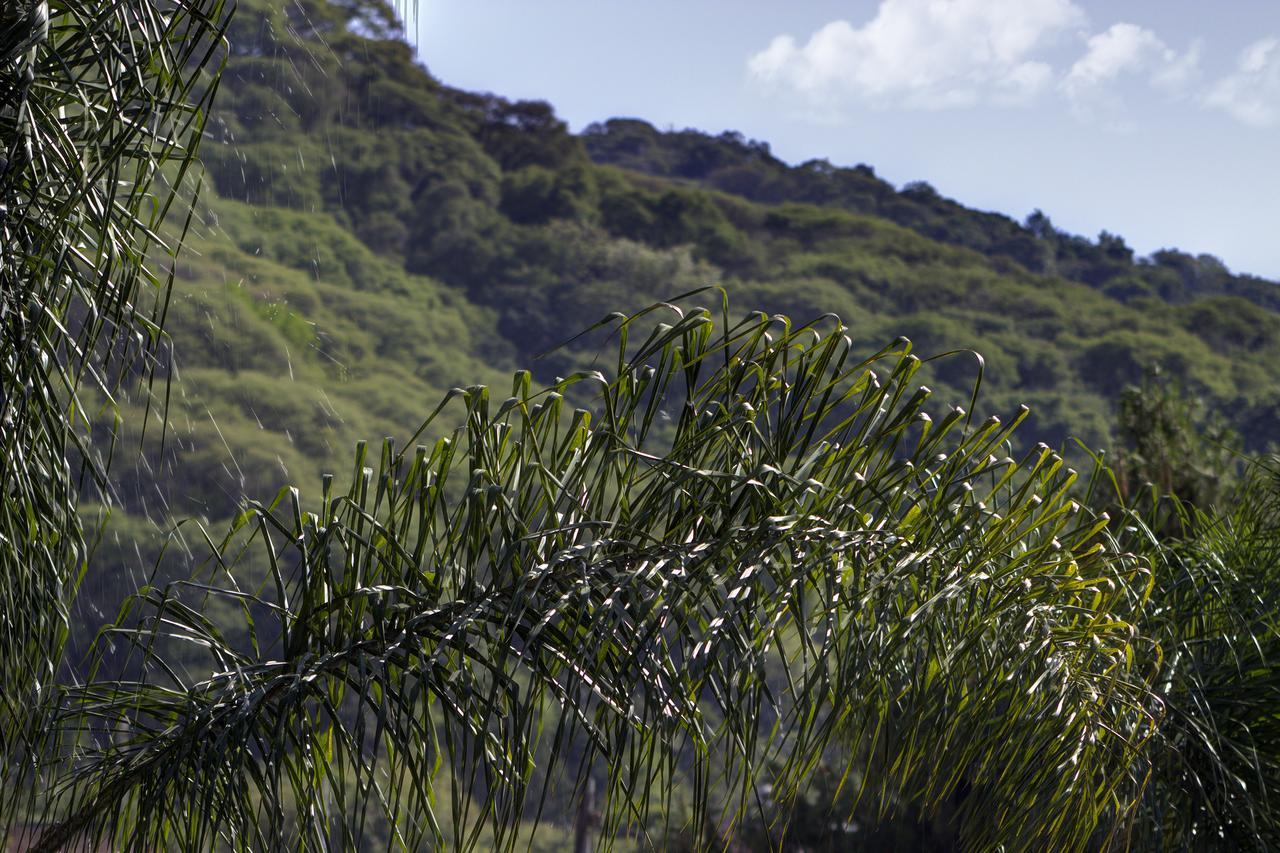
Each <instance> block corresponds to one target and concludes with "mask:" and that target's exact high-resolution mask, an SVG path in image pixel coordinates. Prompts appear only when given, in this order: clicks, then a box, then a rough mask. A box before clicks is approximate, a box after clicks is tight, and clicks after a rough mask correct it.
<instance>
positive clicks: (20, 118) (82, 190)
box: [0, 0, 226, 826]
mask: <svg viewBox="0 0 1280 853" xmlns="http://www.w3.org/2000/svg"><path fill="white" fill-rule="evenodd" d="M225 17H226V10H225V8H224V6H223V4H222V0H120V2H104V3H85V2H81V0H54V2H46V0H6V2H5V3H4V5H3V7H2V9H0V492H2V493H3V497H4V499H3V503H2V504H0V541H2V542H3V546H2V547H0V577H2V579H3V580H2V581H0V606H3V612H4V615H5V618H4V619H3V620H2V623H0V624H2V626H3V627H0V766H3V768H4V771H5V782H6V784H5V785H4V789H5V794H4V796H3V797H0V822H2V823H3V824H4V825H6V826H8V825H11V824H13V823H14V822H16V821H17V820H19V818H20V817H21V816H23V815H25V814H28V813H30V811H31V809H32V803H30V802H29V801H28V800H29V798H30V797H31V796H32V794H33V790H34V789H33V788H32V787H31V784H32V781H33V780H32V779H31V773H32V772H33V767H34V766H35V764H36V762H37V757H38V756H40V755H42V754H44V752H45V750H46V748H47V746H48V744H47V743H45V741H46V737H45V736H46V735H48V734H50V732H51V728H50V727H49V726H48V725H47V717H46V712H48V711H49V710H50V708H51V704H52V703H55V702H56V701H57V692H58V691H57V685H58V683H59V682H60V680H63V679H65V678H66V677H67V675H68V673H67V672H66V670H65V666H64V660H63V650H64V646H65V643H66V641H67V636H68V629H69V609H70V606H71V600H72V598H73V596H74V592H75V588H76V586H77V584H78V579H79V576H80V574H81V572H83V571H84V569H85V561H86V558H87V554H88V548H87V545H86V536H85V531H84V529H83V526H82V523H81V520H80V517H79V514H78V512H77V495H78V493H79V491H80V489H81V482H82V480H84V479H88V480H91V481H97V482H98V483H102V482H103V476H104V470H105V460H103V459H101V458H99V457H97V456H95V455H94V454H93V453H91V452H88V450H87V448H86V446H85V443H84V436H85V433H86V428H87V426H88V424H89V418H90V417H91V416H93V415H95V414H99V415H105V416H107V417H106V420H107V422H108V423H110V417H109V413H110V407H109V406H107V407H103V411H102V412H94V411H93V410H92V404H93V401H94V400H95V399H105V400H107V401H110V399H111V392H112V391H113V389H115V388H116V387H118V385H119V383H120V382H121V381H122V380H123V379H124V378H125V377H126V376H132V375H136V374H137V373H139V372H141V373H142V374H143V375H144V376H145V375H147V374H149V372H150V367H149V364H148V362H147V360H146V358H147V357H149V356H152V355H154V354H155V353H157V351H158V347H159V344H160V342H161V329H162V326H163V320H164V312H165V308H166V305H167V295H168V287H167V281H166V278H165V272H164V271H163V269H162V268H161V267H157V266H154V265H152V264H151V263H150V262H149V261H150V260H151V259H156V258H162V257H164V256H166V255H169V256H171V255H172V254H173V253H174V252H176V247H177V244H178V243H180V242H181V232H182V228H181V227H179V228H177V229H173V228H170V231H169V234H168V235H167V236H162V232H161V225H162V223H163V222H164V220H165V217H166V214H167V213H168V212H169V210H170V208H171V206H172V205H173V204H174V203H175V201H178V200H179V199H180V198H181V199H183V200H186V199H188V198H189V197H190V190H181V191H180V188H181V187H182V186H183V184H184V181H185V180H186V177H187V169H188V167H189V166H190V165H191V164H192V163H193V162H194V157H195V149H196V143H197V142H198V140H199V138H200V133H201V125H202V121H203V107H204V106H205V105H206V104H207V101H208V98H209V97H211V96H212V93H213V89H214V81H215V75H214V74H212V73H211V72H212V71H215V70H216V68H217V67H218V65H219V60H218V56H217V53H216V46H217V43H218V39H219V36H220V33H221V29H222V27H223V26H224V23H225ZM152 363H153V362H152Z"/></svg>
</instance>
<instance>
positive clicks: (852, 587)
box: [45, 307, 1153, 849]
mask: <svg viewBox="0 0 1280 853" xmlns="http://www.w3.org/2000/svg"><path fill="white" fill-rule="evenodd" d="M671 310H673V311H675V315H674V317H673V319H672V322H671V323H670V324H659V325H657V326H656V327H652V328H651V329H650V330H649V331H648V333H647V334H641V335H639V337H641V338H642V340H641V341H640V342H639V343H635V342H633V341H632V340H631V337H633V332H634V331H635V330H639V329H642V328H645V326H644V325H643V324H642V322H641V321H640V319H638V318H628V319H626V320H624V321H623V322H622V324H621V326H620V334H621V336H622V343H621V345H620V347H619V357H618V360H617V363H616V365H615V367H614V368H613V370H612V375H611V376H610V377H605V376H603V375H602V374H600V373H595V372H592V373H585V374H578V375H575V376H573V377H570V378H568V379H565V380H563V381H561V382H560V383H558V384H557V385H556V386H554V387H552V388H549V389H546V390H543V391H534V390H532V389H531V385H530V380H529V376H528V374H525V373H521V374H518V375H517V376H516V378H515V382H514V384H513V388H512V393H511V396H510V397H508V398H506V399H505V400H503V401H500V402H499V401H498V400H496V399H491V396H490V392H489V391H488V390H487V389H485V388H481V387H472V388H468V389H459V390H457V392H456V393H455V394H454V395H453V398H454V399H453V402H455V403H457V404H459V405H460V407H461V412H460V414H461V416H462V423H463V426H461V427H459V428H458V430H457V431H456V432H455V433H453V434H452V435H451V436H449V437H447V438H444V439H441V440H440V441H438V442H436V443H435V444H434V445H432V446H430V447H418V448H417V449H416V450H414V451H400V452H397V451H395V450H394V448H393V447H392V446H391V445H390V444H389V443H388V444H387V445H386V446H384V448H383V451H382V453H381V455H380V456H379V458H378V460H377V462H376V463H374V462H373V460H371V459H368V458H366V454H365V451H364V450H363V449H361V450H360V451H359V453H358V454H357V458H356V461H355V466H354V472H353V477H352V482H351V485H350V487H349V489H348V490H346V491H345V492H335V491H333V489H332V485H331V483H329V482H327V483H326V486H325V490H324V496H323V499H322V501H321V503H320V505H319V506H318V507H316V508H315V509H314V510H313V511H308V510H306V509H305V508H304V507H303V506H302V505H301V503H300V500H299V498H298V495H297V493H296V492H286V493H284V494H282V495H281V497H280V498H278V499H277V501H276V502H275V503H274V504H272V505H270V506H261V505H254V506H252V507H251V508H250V509H249V510H248V511H247V512H246V513H245V514H244V515H243V516H242V517H241V518H240V520H239V522H238V523H237V529H236V530H235V531H233V532H232V535H230V536H229V537H228V538H227V540H226V541H225V542H223V544H222V546H221V547H219V548H218V549H217V551H216V554H215V556H214V557H213V559H212V561H211V563H210V564H209V573H208V575H207V576H204V577H200V578H196V579H193V580H192V581H189V582H181V583H176V584H172V585H168V586H165V587H163V588H149V589H145V590H143V591H142V592H141V593H140V595H139V596H138V598H137V599H136V601H135V602H134V603H133V605H132V607H131V608H129V609H128V610H127V611H126V612H125V613H124V614H123V616H122V618H121V620H120V622H119V623H118V624H117V625H116V627H114V628H113V629H112V630H111V631H110V632H109V633H108V634H107V635H106V637H107V638H108V639H110V640H111V641H112V642H115V643H119V642H122V641H124V642H127V643H130V644H132V647H133V649H134V654H133V658H132V660H131V663H130V666H129V667H128V671H127V673H126V675H125V677H124V679H123V680H121V679H118V678H111V677H104V678H102V679H101V680H91V681H90V682H89V683H87V684H86V685H85V686H84V687H83V689H81V690H79V691H77V692H76V693H75V694H74V696H73V697H72V698H73V701H72V702H70V703H69V704H68V706H67V708H66V709H65V714H66V715H67V716H66V718H65V723H66V725H67V727H68V729H69V730H74V729H76V728H79V730H81V731H82V732H84V733H85V737H84V738H83V739H82V740H81V741H80V743H79V744H78V750H77V753H76V756H75V762H74V771H73V772H71V773H68V774H66V775H64V776H63V777H62V779H61V780H60V787H59V788H57V798H56V800H55V801H54V802H53V804H52V805H51V807H50V808H51V810H52V813H54V814H57V815H58V816H59V819H60V820H61V821H62V823H61V825H60V827H59V828H58V829H57V830H56V831H55V832H53V833H52V834H50V835H49V836H47V837H46V839H45V846H46V848H47V849H53V847H54V846H56V842H58V841H59V840H62V839H65V838H67V837H69V836H70V835H71V834H73V833H88V834H89V835H91V836H94V837H101V838H110V839H112V840H113V843H115V844H117V845H124V846H130V847H133V846H152V845H163V846H174V847H178V848H181V849H197V848H204V847H208V846H210V845H212V844H214V843H215V840H216V841H217V842H218V843H226V844H231V845H232V846H235V847H239V848H260V847H262V846H263V845H268V846H272V845H278V844H281V843H286V842H283V841H282V839H283V840H287V843H288V844H289V845H290V846H292V845H294V844H297V845H301V846H304V847H306V848H316V849H319V848H323V847H325V846H326V845H331V844H335V843H336V844H340V845H341V846H349V845H352V844H355V843H357V841H358V840H360V838H361V833H362V832H364V831H365V830H366V828H367V827H369V826H371V825H373V823H375V822H377V823H381V824H383V825H389V826H390V827H392V831H393V832H394V833H395V838H396V843H397V844H402V845H403V846H405V847H407V848H410V849H414V848H418V847H420V846H423V845H431V846H443V845H448V846H450V847H457V848H465V847H467V846H468V845H472V844H475V843H478V841H479V839H480V838H481V837H485V838H487V839H488V841H490V842H491V843H494V844H496V845H497V846H499V847H503V848H509V847H511V846H513V845H514V844H515V843H516V842H517V840H518V832H517V830H518V829H519V828H520V826H521V821H522V820H523V819H525V818H527V817H530V816H532V815H535V814H536V813H537V812H538V803H539V801H540V797H541V796H542V795H543V793H544V792H543V791H542V790H541V789H540V786H539V784H537V782H538V781H539V780H543V781H545V780H546V779H548V778H550V775H551V774H552V773H553V772H554V771H555V769H556V768H557V766H560V765H563V766H562V767H561V769H562V770H563V771H565V772H568V773H569V774H570V775H571V776H575V777H576V778H577V779H578V780H579V782H581V781H582V780H583V779H585V778H586V774H587V773H588V771H589V769H590V768H597V769H598V770H599V771H600V772H601V773H602V774H603V776H604V778H605V779H606V781H607V784H606V786H605V792H604V806H603V811H604V814H605V821H604V830H603V835H604V837H606V838H608V837H612V836H614V835H615V834H617V833H619V832H623V831H626V832H630V833H636V834H638V837H640V838H641V840H644V839H648V841H649V842H650V843H657V841H658V840H659V839H661V838H662V837H663V834H664V833H666V832H668V831H674V830H675V829H681V828H684V829H689V828H692V830H693V831H694V832H698V831H702V829H703V828H709V829H708V831H712V830H714V828H715V824H716V822H717V820H719V818H716V819H713V818H712V815H718V814H724V815H727V816H728V817H726V818H725V819H726V820H731V819H732V816H734V815H740V814H742V813H744V812H745V811H747V810H748V809H750V808H752V807H753V804H754V800H755V797H756V793H755V792H756V786H757V784H758V783H762V782H768V783H769V784H770V785H771V786H773V787H772V790H773V792H774V793H773V796H775V797H779V796H782V797H785V796H786V795H787V793H788V792H791V791H795V790H796V789H797V787H798V785H799V784H800V783H801V782H802V781H803V780H804V778H805V777H806V775H807V774H808V773H809V772H810V771H811V770H812V768H813V767H814V766H815V764H816V763H817V761H818V760H819V758H820V757H821V756H823V755H824V754H827V753H831V752H832V751H833V750H836V751H838V752H840V753H841V754H845V755H848V756H849V758H848V764H849V766H848V768H847V769H848V771H849V772H848V781H847V784H849V785H851V786H854V788H855V789H856V791H857V796H858V797H860V798H862V799H864V800H865V801H867V802H871V803H881V804H885V807H886V808H887V807H888V805H887V804H889V803H892V802H897V801H903V800H905V801H909V802H911V803H913V804H916V805H918V806H919V807H921V808H923V809H925V810H937V809H939V808H941V807H942V806H943V805H946V806H947V807H948V808H951V809H953V810H954V811H955V829H956V832H957V833H958V837H959V838H960V839H962V840H963V841H964V843H966V844H968V845H972V846H974V847H983V848H985V847H989V846H991V845H995V844H1006V845H1009V847H1010V848H1011V849H1021V848H1026V847H1028V846H1035V847H1042V846H1043V845H1044V844H1046V843H1048V844H1051V845H1053V846H1055V847H1062V848H1064V849H1066V848H1078V847H1080V846H1081V845H1083V844H1084V843H1085V842H1086V841H1087V840H1088V838H1089V837H1090V835H1091V834H1092V833H1093V832H1094V831H1095V828H1096V826H1097V825H1098V824H1099V822H1102V821H1103V820H1104V818H1106V816H1108V815H1111V816H1112V817H1115V816H1116V810H1117V804H1118V799H1117V798H1118V796H1119V794H1120V792H1121V791H1122V790H1123V789H1125V788H1126V786H1128V787H1129V788H1132V787H1133V786H1132V785H1129V783H1130V782H1131V780H1130V778H1129V776H1128V771H1129V768H1130V767H1131V765H1132V763H1133V757H1134V754H1135V751H1136V750H1138V749H1139V748H1140V746H1141V745H1142V743H1143V740H1144V738H1145V737H1147V735H1148V734H1149V732H1150V729H1151V723H1152V711H1153V708H1151V707H1150V706H1149V705H1148V698H1149V697H1148V694H1147V692H1146V691H1145V690H1144V689H1143V687H1142V685H1141V684H1140V683H1139V681H1138V680H1137V679H1136V678H1135V676H1134V674H1133V672H1132V671H1131V667H1130V661H1131V660H1133V658H1134V644H1135V640H1136V632H1135V630H1134V626H1133V625H1132V624H1131V623H1130V622H1128V621H1127V620H1126V618H1125V616H1124V614H1125V613H1131V612H1133V611H1134V609H1135V607H1136V606H1138V605H1139V604H1140V602H1139V601H1135V598H1137V599H1140V598H1141V594H1142V591H1143V590H1145V588H1146V584H1147V574H1146V573H1145V571H1144V570H1143V568H1142V567H1141V565H1140V564H1139V563H1138V562H1137V561H1136V560H1134V559H1132V558H1130V557H1127V556H1125V555H1123V554H1120V553H1117V552H1116V550H1115V549H1114V548H1113V547H1112V545H1111V544H1110V542H1109V539H1108V536H1107V533H1106V530H1105V522H1106V520H1105V518H1103V519H1097V518H1094V517H1093V516H1091V515H1090V513H1088V512H1087V511H1084V510H1082V509H1081V508H1080V507H1079V505H1078V504H1076V503H1075V502H1074V501H1073V500H1072V498H1071V497H1070V496H1069V490H1070V489H1071V486H1072V483H1073V481H1074V479H1075V473H1074V472H1073V471H1070V470H1069V469H1067V468H1066V467H1065V465H1064V464H1063V461H1062V459H1061V458H1060V457H1058V456H1057V455H1055V454H1053V453H1051V452H1050V451H1049V450H1048V448H1044V447H1040V448H1038V449H1036V450H1035V451H1034V452H1033V453H1032V454H1031V455H1030V456H1028V457H1027V458H1025V459H1023V460H1020V461H1014V460H1013V459H1010V458H1008V457H1007V456H1006V455H1005V452H1006V451H1005V448H1006V447H1007V439H1008V437H1009V435H1010V433H1011V431H1012V430H1013V429H1014V427H1015V426H1016V424H1017V421H1018V420H1019V419H1020V415H1019V416H1015V417H1014V418H1013V420H1012V421H1011V422H1010V423H1008V424H1004V423H1001V421H1000V420H999V419H998V418H994V417H993V418H990V419H987V420H985V421H982V422H981V423H974V422H973V421H972V420H971V417H970V415H969V414H968V413H966V412H965V411H964V410H963V409H962V408H959V407H956V408H953V409H951V410H950V411H949V412H947V413H946V414H945V415H943V416H939V417H938V418H937V419H936V420H935V419H934V418H932V417H931V416H930V415H929V414H928V413H927V412H926V409H927V408H928V400H929V394H930V392H929V391H928V389H927V388H923V387H917V386H915V385H914V384H913V382H912V379H913V375H914V374H915V373H916V371H917V369H918V368H919V367H920V365H921V362H920V360H919V359H918V358H917V357H916V356H914V355H912V354H911V352H910V345H909V343H908V342H906V341H905V340H900V341H899V342H897V343H896V344H895V345H893V346H892V347H889V348H887V349H885V350H884V351H881V352H879V353H876V354H875V355H873V356H872V357H871V358H868V359H861V358H858V357H857V356H856V355H855V354H854V353H853V352H852V351H851V346H850V343H849V341H848V339H847V338H846V337H845V336H844V335H843V334H842V331H843V330H842V328H841V327H840V326H839V324H838V322H837V321H835V320H834V318H829V319H827V320H825V321H822V322H819V323H817V324H813V325H809V326H804V327H799V328H795V327H791V326H790V325H789V324H788V323H787V322H786V321H785V320H783V319H781V318H768V317H765V316H763V315H753V316H751V317H749V318H747V319H745V320H742V321H740V322H736V323H733V322H731V321H730V320H729V316H728V312H727V307H726V310H725V316H724V317H723V319H721V320H720V321H719V322H714V321H713V320H712V319H711V317H710V316H709V314H708V313H707V312H705V311H702V310H697V311H692V312H689V313H682V312H679V311H678V310H676V309H674V308H673V309H671ZM574 394H577V395H579V396H584V395H585V397H586V398H593V399H594V402H593V404H592V410H593V413H592V412H588V411H587V410H585V409H580V410H577V411H575V412H573V413H572V414H570V413H568V412H567V411H566V410H565V409H566V406H567V404H566V402H565V400H566V397H567V396H569V395H574ZM449 402H450V401H448V400H446V403H444V404H442V406H441V408H440V409H438V410H437V413H436V415H435V417H442V416H443V413H445V412H447V411H449V409H448V408H447V405H448V403H449ZM255 553H260V554H262V555H264V556H265V560H264V562H265V564H266V566H267V571H266V577H265V580H264V581H263V582H262V583H261V584H260V585H257V586H250V585H248V584H247V579H248V578H249V577H250V576H251V574H252V573H251V572H249V571H248V570H247V569H245V568H244V566H245V565H246V563H245V560H246V558H247V557H249V556H250V555H253V554H255ZM1134 590H1137V591H1138V592H1137V593H1135V592H1134ZM218 600H222V601H223V602H225V603H228V604H230V605H234V607H230V608H228V607H225V606H222V607H218V606H217V604H216V603H217V602H218ZM215 612H218V613H222V614H224V616H223V617H222V618H212V617H211V616H210V615H209V614H211V613H215ZM237 612H238V613H240V614H241V615H240V616H239V617H238V618H234V619H231V618H227V617H226V616H225V614H228V613H237ZM190 649H195V650H197V652H198V655H199V656H198V657H192V654H191V652H190V651H184V650H190ZM200 656H202V657H200ZM104 732H106V733H110V734H111V736H110V737H106V736H103V735H102V733H104ZM842 745H852V748H850V749H838V748H839V747H841V746H842ZM869 767H874V769H875V772H874V773H867V772H864V770H865V769H866V768H869ZM676 779H682V780H685V781H684V785H683V786H681V787H685V788H687V790H688V791H689V792H690V798H691V805H690V806H689V809H688V811H687V813H681V811H680V808H679V805H680V804H679V803H678V802H677V801H676V800H674V799H673V796H674V794H673V792H674V791H675V790H676V788H677V787H678V786H676V785H674V784H672V783H673V782H674V781H675V780H676ZM446 791H447V792H450V795H449V796H444V792H446ZM441 803H447V804H449V805H448V807H447V808H446V807H441V805H440V804H441ZM703 841H704V842H706V841H709V839H708V838H703Z"/></svg>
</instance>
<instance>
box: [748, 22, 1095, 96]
mask: <svg viewBox="0 0 1280 853" xmlns="http://www.w3.org/2000/svg"><path fill="white" fill-rule="evenodd" d="M1083 23H1084V13H1083V11H1082V10H1081V9H1080V8H1079V7H1078V6H1076V5H1075V4H1074V3H1073V2H1071V0H882V2H881V3H880V7H879V9H878V10H877V12H876V16H875V17H874V18H873V19H871V20H870V21H868V22H866V23H865V24H863V25H862V26H860V27H855V26H854V25H853V24H851V23H849V22H848V21H833V22H831V23H829V24H827V25H826V26H824V27H822V28H821V29H820V30H818V31H817V32H816V33H814V34H813V35H812V36H811V37H810V38H809V41H808V42H807V43H805V44H803V45H801V44H800V43H799V42H797V41H796V40H795V39H794V38H793V37H791V36H789V35H782V36H778V37H776V38H775V39H774V40H773V41H772V42H771V43H770V44H769V46H768V47H767V48H765V49H764V50H762V51H760V52H759V53H757V54H755V55H754V56H752V57H751V58H750V60H749V61H748V69H749V71H750V73H751V74H752V76H754V77H755V78H756V79H757V80H759V81H760V82H761V83H763V84H765V85H766V86H770V87H780V88H786V89H790V90H792V91H794V92H797V93H799V94H802V95H804V96H806V97H808V98H810V99H811V100H813V101H815V102H818V103H825V102H831V101H838V100H840V99H842V98H846V97H850V96H852V97H855V98H859V99H862V100H865V101H868V102H870V103H872V104H877V105H889V104H893V105H897V106H908V107H919V108H927V109H939V108H946V107H961V106H971V105H974V104H979V103H990V104H998V105H1009V104H1017V103H1023V102H1025V101H1027V100H1029V99H1030V98H1032V97H1033V96H1035V95H1036V94H1037V93H1039V92H1040V91H1042V90H1044V89H1045V88H1046V87H1047V86H1048V84H1049V83H1050V81H1051V80H1052V78H1053V70H1052V68H1051V67H1050V66H1049V65H1048V64H1046V63H1045V62H1043V61H1041V60H1039V59H1037V58H1036V51H1037V50H1038V49H1039V48H1041V47H1042V46H1043V45H1044V44H1045V43H1046V42H1047V41H1048V40H1049V39H1050V38H1051V37H1052V36H1054V35H1055V34H1058V33H1060V32H1062V31H1064V30H1066V29H1068V28H1071V27H1075V26H1079V25H1082V24H1083Z"/></svg>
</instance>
